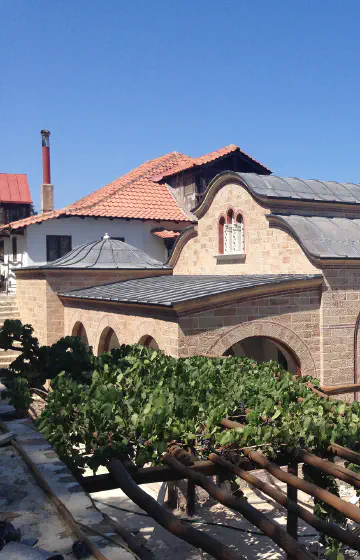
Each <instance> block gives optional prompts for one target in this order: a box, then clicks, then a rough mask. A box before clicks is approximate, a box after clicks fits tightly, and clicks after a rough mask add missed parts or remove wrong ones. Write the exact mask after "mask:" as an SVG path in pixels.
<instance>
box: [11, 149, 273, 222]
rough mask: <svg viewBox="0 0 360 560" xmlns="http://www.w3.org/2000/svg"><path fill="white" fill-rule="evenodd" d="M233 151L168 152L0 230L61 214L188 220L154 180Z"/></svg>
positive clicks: (166, 190) (165, 187)
mask: <svg viewBox="0 0 360 560" xmlns="http://www.w3.org/2000/svg"><path fill="white" fill-rule="evenodd" d="M236 150H239V148H238V147H237V146H234V145H233V144H231V145H230V146H227V147H225V148H222V149H221V150H217V151H215V152H211V154H207V155H205V156H201V157H199V158H192V157H190V156H187V155H185V154H181V153H179V152H171V153H170V154H166V155H164V156H161V157H159V158H156V159H153V160H150V161H147V162H145V163H143V164H142V165H140V167H137V168H136V169H133V170H132V171H130V172H129V173H127V174H126V175H123V176H122V177H120V178H119V179H116V180H115V181H113V182H112V183H109V184H108V185H106V186H105V187H102V188H100V189H98V190H96V191H94V192H93V193H91V194H89V195H87V196H85V197H83V198H81V199H80V200H78V201H77V202H74V203H73V204H70V205H69V206H66V207H65V208H62V209H61V210H54V211H53V212H48V213H46V214H38V215H36V216H31V217H29V218H25V219H23V220H19V221H17V222H12V223H11V224H7V225H5V226H1V227H0V230H1V229H9V228H10V229H19V228H23V227H26V226H28V225H31V224H36V223H40V222H43V221H45V220H51V219H53V218H60V217H62V216H94V217H95V216H96V217H105V218H127V219H142V220H169V221H177V222H190V221H191V218H189V216H187V214H186V213H185V211H184V210H182V208H181V207H180V206H179V205H178V203H177V202H176V200H175V198H174V197H173V195H172V194H171V192H170V190H169V188H168V187H167V186H166V185H165V184H164V183H159V182H158V181H159V180H160V179H161V178H162V177H166V176H169V175H172V174H174V173H178V172H179V171H182V170H184V169H189V168H191V167H193V166H198V165H202V164H204V163H208V162H209V161H213V160H215V159H217V158H220V157H223V156H224V155H226V154H228V153H231V152H233V151H236ZM242 153H243V152H242ZM248 157H249V156H248ZM250 159H251V158H250ZM253 161H255V160H253ZM265 169H266V168H265Z"/></svg>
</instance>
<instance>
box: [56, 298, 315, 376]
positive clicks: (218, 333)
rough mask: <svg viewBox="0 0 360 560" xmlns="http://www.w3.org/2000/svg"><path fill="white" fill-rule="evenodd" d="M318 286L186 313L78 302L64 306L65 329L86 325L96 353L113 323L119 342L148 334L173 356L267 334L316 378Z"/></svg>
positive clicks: (207, 351)
mask: <svg viewBox="0 0 360 560" xmlns="http://www.w3.org/2000/svg"><path fill="white" fill-rule="evenodd" d="M320 300H321V294H320V291H319V290H318V289H311V290H302V291H301V292H295V293H294V292H288V293H286V292H284V293H282V294H276V295H272V296H271V295H268V296H263V297H256V298H253V299H246V300H243V301H237V302H234V303H233V304H231V305H226V306H221V307H216V308H213V309H209V310H206V311H202V312H197V313H193V314H192V315H187V316H185V317H180V318H178V319H175V318H172V319H170V318H166V317H164V318H161V319H155V318H147V317H145V316H141V315H137V316H135V315H133V314H131V313H134V312H131V311H124V309H122V308H121V307H120V306H118V305H111V306H110V305H107V304H103V303H100V302H96V303H95V302H92V303H90V302H88V303H87V302H81V301H79V302H76V304H75V303H73V304H71V305H68V304H66V306H65V333H66V334H71V333H72V331H73V328H74V325H75V324H76V323H78V322H81V323H82V324H83V325H84V328H85V330H86V334H87V337H88V341H89V344H90V345H91V346H92V347H93V349H94V351H95V352H97V349H98V347H99V342H100V337H101V335H102V333H103V331H104V329H105V328H106V327H111V328H112V329H113V330H114V331H115V333H116V334H117V337H118V339H119V342H120V343H127V344H132V343H136V342H139V340H140V338H142V337H143V336H145V335H149V336H152V337H153V338H154V339H155V340H156V342H157V343H158V345H159V347H160V349H161V350H164V351H165V352H166V353H168V354H171V355H173V356H191V355H195V354H209V355H213V354H216V355H220V356H221V355H222V354H223V353H224V352H225V350H227V349H228V348H229V347H230V346H232V345H233V344H235V343H236V342H239V341H241V340H243V339H245V338H247V337H249V336H268V337H272V338H274V339H276V340H278V341H279V342H281V343H283V344H284V345H285V347H288V348H290V349H291V350H292V351H293V352H294V353H295V355H296V356H297V357H298V359H299V361H300V363H301V369H302V373H303V374H304V375H308V374H310V375H314V376H317V377H319V375H320V372H319V369H318V364H319V363H320V329H319V309H320Z"/></svg>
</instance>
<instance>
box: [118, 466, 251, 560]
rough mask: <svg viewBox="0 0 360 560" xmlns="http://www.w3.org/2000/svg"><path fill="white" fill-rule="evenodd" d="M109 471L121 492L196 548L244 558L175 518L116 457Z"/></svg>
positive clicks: (231, 559)
mask: <svg viewBox="0 0 360 560" xmlns="http://www.w3.org/2000/svg"><path fill="white" fill-rule="evenodd" d="M174 460H176V459H174ZM179 464H181V463H179ZM186 468H187V467H186ZM109 471H110V472H111V474H112V475H113V477H114V478H115V480H116V481H117V482H118V485H119V487H120V488H121V489H122V490H123V492H125V494H126V495H127V496H128V497H129V498H130V499H131V500H132V501H133V502H135V504H136V505H138V506H139V507H140V508H141V509H143V510H144V511H146V513H148V514H149V515H150V516H151V517H152V518H153V519H155V521H157V522H158V523H159V524H160V525H161V526H162V527H164V528H165V529H167V530H168V531H169V532H170V533H172V534H173V535H176V536H177V537H179V538H180V539H182V540H184V541H186V542H188V543H190V544H192V545H193V546H195V547H196V548H200V549H201V550H204V551H205V552H208V553H209V554H210V555H211V556H213V557H214V558H216V559H217V560H245V559H244V557H243V556H241V555H240V554H236V553H235V552H234V551H233V550H231V549H230V548H229V547H227V546H225V545H224V544H223V543H221V542H220V541H218V540H216V539H214V538H213V537H211V536H210V535H209V534H207V533H203V532H202V531H199V530H198V529H194V527H191V526H189V525H186V523H183V522H182V521H180V519H177V518H176V517H175V516H174V515H172V514H171V513H169V512H168V511H167V510H166V509H165V508H163V507H162V506H161V505H160V504H158V503H157V501H156V500H154V498H152V497H151V496H149V494H147V493H146V492H145V491H144V490H142V489H141V488H140V487H139V486H138V485H137V484H136V482H135V481H134V480H133V479H132V478H131V476H130V474H129V473H128V472H127V470H126V469H125V467H124V466H123V464H122V463H121V461H119V460H118V459H113V460H112V461H110V463H109Z"/></svg>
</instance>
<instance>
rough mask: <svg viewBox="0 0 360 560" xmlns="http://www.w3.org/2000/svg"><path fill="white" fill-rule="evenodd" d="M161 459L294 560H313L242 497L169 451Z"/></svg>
mask: <svg viewBox="0 0 360 560" xmlns="http://www.w3.org/2000/svg"><path fill="white" fill-rule="evenodd" d="M163 461H165V462H166V464H167V465H169V466H170V467H172V468H173V469H176V470H178V471H179V472H181V473H182V474H183V475H184V476H187V477H188V478H189V479H192V480H193V481H194V482H195V483H196V484H198V485H199V486H201V487H202V488H204V490H206V491H207V492H208V494H209V495H210V496H211V497H212V498H214V499H215V500H217V501H219V502H220V503H221V504H223V505H225V506H226V507H229V508H231V509H232V510H234V511H238V512H239V513H241V515H243V516H244V517H245V518H246V519H247V520H248V521H250V523H252V524H253V525H255V527H258V528H259V529H260V530H261V531H262V532H263V533H264V535H266V536H268V537H270V538H271V539H272V540H273V541H274V542H275V543H276V544H277V545H279V546H280V548H282V549H283V550H285V551H286V552H287V553H288V554H290V555H291V556H292V557H293V558H296V560H310V559H314V560H315V556H313V555H312V554H310V552H307V551H306V550H303V549H302V548H301V547H300V546H299V545H298V544H297V542H296V541H295V539H293V538H292V537H291V536H290V535H289V534H288V533H287V532H286V531H285V530H284V529H283V528H282V527H281V526H280V525H279V524H278V523H276V522H275V521H273V520H272V519H269V518H268V517H266V515H264V514H263V513H261V512H260V511H258V510H257V509H255V508H254V507H253V506H251V505H250V504H249V503H248V502H247V501H246V500H244V499H243V498H236V497H235V496H233V495H232V494H230V492H225V491H224V490H222V489H221V488H219V487H218V486H215V484H214V483H213V482H211V480H210V479H209V478H207V477H206V476H204V475H202V474H200V473H195V472H194V471H193V470H191V469H190V468H189V467H187V466H185V465H183V464H182V463H180V461H178V460H177V459H175V458H174V457H172V456H171V455H170V454H169V453H167V454H165V455H164V456H163Z"/></svg>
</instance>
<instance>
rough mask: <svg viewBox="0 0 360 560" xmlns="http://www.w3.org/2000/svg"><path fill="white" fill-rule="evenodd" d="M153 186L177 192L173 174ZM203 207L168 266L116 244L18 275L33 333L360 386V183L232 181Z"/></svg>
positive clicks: (107, 241)
mask: <svg viewBox="0 0 360 560" xmlns="http://www.w3.org/2000/svg"><path fill="white" fill-rule="evenodd" d="M175 177H179V175H178V174H177V175H175ZM153 180H154V181H158V182H160V183H162V184H166V185H168V186H169V188H176V180H174V179H173V176H172V175H171V176H164V175H163V176H161V177H160V176H158V177H154V178H153ZM199 184H200V183H199ZM179 191H181V192H178V193H177V194H176V195H174V196H177V201H178V203H179V204H183V208H184V211H186V212H189V207H188V206H187V205H186V204H187V203H186V186H184V183H182V187H181V188H180V189H179ZM192 192H195V191H192ZM196 192H199V191H196ZM192 196H193V195H192ZM191 202H195V207H192V208H191V216H192V217H194V218H192V222H191V223H190V224H189V225H188V226H187V227H186V228H185V229H183V230H182V231H181V233H180V235H178V236H177V238H176V242H175V245H174V247H173V249H172V251H171V254H170V257H169V258H168V260H167V261H166V262H165V263H163V262H160V261H159V260H157V259H155V258H153V257H150V256H148V255H147V254H146V253H145V252H143V251H141V250H140V249H136V248H135V247H132V246H131V245H128V244H127V243H125V242H122V241H119V240H115V239H111V237H109V236H108V235H105V232H104V236H103V239H102V240H101V241H99V240H94V242H92V243H87V244H83V245H81V246H79V247H77V248H76V249H73V250H72V251H71V252H70V253H68V254H67V255H65V256H64V257H62V258H60V259H58V260H56V261H54V262H51V263H47V264H45V265H41V266H33V267H27V268H23V269H21V270H18V271H17V285H18V288H17V302H18V308H19V312H20V317H21V319H22V321H23V322H24V323H30V324H32V325H33V327H34V328H35V334H36V335H37V336H38V337H39V339H40V341H41V342H42V343H44V344H51V343H53V342H55V341H56V340H57V339H58V338H59V337H60V336H63V335H75V336H81V337H82V338H83V339H84V340H85V341H86V342H87V344H89V345H90V346H92V348H93V350H94V352H95V353H101V352H104V351H107V350H110V349H111V348H112V347H114V346H117V345H119V344H121V343H140V344H144V345H147V346H150V347H153V348H160V349H161V350H163V351H164V352H166V353H168V354H171V355H173V356H184V357H186V356H191V355H196V354H203V355H209V356H222V355H236V356H241V355H248V356H250V357H253V358H255V359H257V360H259V361H263V360H269V359H273V360H277V361H278V362H280V363H281V364H282V365H283V366H284V367H286V368H288V369H289V371H291V372H293V373H295V374H300V375H312V376H314V377H317V378H319V379H320V381H321V383H322V384H323V385H334V384H339V383H341V384H343V383H353V382H357V381H358V367H359V359H358V329H359V323H360V315H359V314H360V274H359V267H360V185H357V184H352V183H338V182H334V181H327V182H323V181H317V180H302V179H296V178H282V177H277V176H274V175H271V174H270V172H263V173H260V172H259V170H256V171H255V170H248V171H241V170H240V171H238V170H234V169H231V170H227V169H223V170H218V172H217V174H216V175H215V176H213V177H212V178H210V179H209V181H204V189H203V190H202V192H201V196H198V198H197V200H195V201H193V200H192V201H191ZM189 204H190V203H189Z"/></svg>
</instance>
